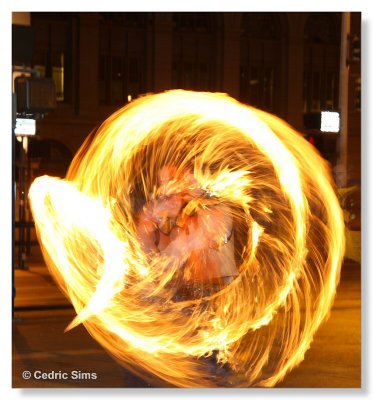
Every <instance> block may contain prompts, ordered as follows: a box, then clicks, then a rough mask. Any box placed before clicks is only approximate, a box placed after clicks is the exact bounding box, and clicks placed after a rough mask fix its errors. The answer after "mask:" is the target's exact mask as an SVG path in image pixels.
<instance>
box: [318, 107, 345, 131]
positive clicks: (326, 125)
mask: <svg viewBox="0 0 373 400" xmlns="http://www.w3.org/2000/svg"><path fill="white" fill-rule="evenodd" d="M340 125H341V124H340V115H339V112H336V111H321V126H320V130H321V132H335V133H338V132H339V131H340Z"/></svg>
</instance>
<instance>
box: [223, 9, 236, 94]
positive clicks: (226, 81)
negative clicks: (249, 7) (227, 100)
mask: <svg viewBox="0 0 373 400" xmlns="http://www.w3.org/2000/svg"><path fill="white" fill-rule="evenodd" d="M240 26H241V13H225V14H224V36H223V57H222V64H223V66H222V67H223V68H222V91H223V92H224V93H228V94H229V95H230V96H232V97H234V98H236V99H238V98H239V95H240Z"/></svg>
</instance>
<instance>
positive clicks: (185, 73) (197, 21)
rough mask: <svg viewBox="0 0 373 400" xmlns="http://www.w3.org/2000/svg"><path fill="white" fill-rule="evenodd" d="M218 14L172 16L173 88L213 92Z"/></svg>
mask: <svg viewBox="0 0 373 400" xmlns="http://www.w3.org/2000/svg"><path fill="white" fill-rule="evenodd" d="M220 18H221V16H220V14H219V13H209V12H181V13H173V46H172V86H173V87H174V88H179V89H189V90H198V91H215V90H218V87H217V76H218V73H219V71H218V69H219V67H218V60H219V54H220V52H219V47H220V40H219V38H220V35H219V34H218V33H219V32H218V29H219V26H218V25H219V22H220V21H219V20H220Z"/></svg>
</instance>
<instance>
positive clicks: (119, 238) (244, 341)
mask: <svg viewBox="0 0 373 400" xmlns="http://www.w3.org/2000/svg"><path fill="white" fill-rule="evenodd" d="M30 199H31V205H32V212H33V215H34V219H35V223H36V227H37V231H38V235H39V240H40V243H41V246H42V249H43V252H44V255H45V258H46V261H47V263H48V266H49V268H50V271H51V273H52V275H53V276H54V277H55V279H56V280H57V282H58V283H59V285H60V287H61V288H62V290H63V291H64V292H65V293H66V295H67V296H68V298H69V299H70V300H71V302H72V304H73V305H74V308H75V310H76V312H77V316H76V318H75V319H74V321H73V322H72V323H71V324H70V325H69V327H68V329H71V328H73V327H74V326H76V325H77V324H79V323H83V324H84V325H85V327H86V328H87V330H88V331H89V333H90V334H91V335H92V336H93V337H94V338H95V339H96V340H97V341H98V342H99V343H100V344H101V345H102V346H103V347H104V348H105V349H107V350H108V351H109V352H110V353H111V354H112V355H113V357H114V358H115V359H116V360H117V361H118V362H120V363H122V364H123V365H125V366H126V367H127V368H129V369H130V370H131V371H133V372H135V373H136V374H138V375H141V376H142V377H143V378H144V379H148V380H152V379H153V378H154V377H157V378H160V379H162V380H164V381H166V382H168V383H171V384H173V385H176V386H179V387H214V386H262V387H263V386H274V385H276V383H277V382H278V381H279V380H281V379H283V378H284V376H285V375H286V373H287V372H289V371H290V370H291V369H292V368H294V367H295V366H296V365H298V364H299V363H300V362H301V361H302V360H303V358H304V353H305V352H306V350H307V349H308V348H309V347H310V344H311V342H312V339H313V336H314V334H315V332H316V330H317V329H318V327H319V326H320V324H321V323H322V322H323V321H324V320H325V318H326V317H327V316H328V314H329V311H330V308H331V305H332V302H333V299H334V296H335V293H336V287H337V284H338V281H339V274H340V267H341V261H342V257H343V253H344V235H343V231H344V226H343V218H342V212H341V210H340V207H339V204H338V200H337V198H336V196H335V193H334V190H333V186H332V184H331V177H330V171H329V169H328V166H327V164H326V162H325V161H324V160H323V159H322V158H321V157H320V156H319V155H318V154H317V153H316V152H315V151H314V150H313V148H312V146H311V145H310V144H309V143H308V142H307V141H305V140H304V139H303V138H302V137H301V136H300V135H299V134H298V133H297V132H295V131H294V130H293V129H292V128H291V127H289V126H288V125H287V124H286V123H284V122H283V121H282V120H280V119H278V118H276V117H274V116H272V115H270V114H268V113H265V112H262V111H259V110H257V109H254V108H251V107H248V106H245V105H243V104H240V103H238V102H237V101H235V100H233V99H231V98H230V97H228V96H227V95H223V94H212V93H197V92H188V91H182V90H175V91H169V92H165V93H162V94H157V95H148V96H145V97H142V98H141V99H137V100H134V101H133V102H131V104H128V105H127V106H126V107H124V108H123V109H121V110H119V111H118V112H116V113H115V114H113V115H112V116H111V117H110V118H108V120H107V121H105V122H104V124H103V125H102V126H101V127H100V129H99V131H98V132H97V133H96V134H95V137H94V140H93V141H92V140H91V139H87V142H86V143H85V144H84V145H83V146H82V148H81V149H80V151H79V152H78V153H77V155H76V156H75V158H74V160H73V162H72V164H71V166H70V169H69V172H68V174H67V177H66V179H65V180H58V179H56V178H52V177H42V178H39V179H37V180H35V182H34V183H33V185H32V186H31V189H30ZM181 204H182V205H181ZM175 210H176V211H175ZM173 212H174V213H175V215H176V214H177V215H176V217H173V216H172V213H173ZM172 218H174V219H172ZM170 221H171V222H172V221H174V222H173V223H171V222H170ZM156 232H158V236H159V237H160V238H161V239H160V240H158V241H157V240H156V239H155V233H156ZM162 240H163V241H164V243H166V244H163V242H162ZM229 252H231V253H229ZM229 254H230V255H229ZM232 254H233V256H231V255H232ZM206 260H207V261H206ZM216 264H219V265H220V271H223V270H224V271H225V272H224V274H223V273H222V275H221V276H222V277H224V279H220V278H219V279H218V280H216V279H215V278H212V277H211V276H212V268H213V266H214V265H215V267H216ZM227 271H228V272H227ZM235 271H236V272H235ZM214 279H215V280H214ZM187 290H189V292H187ZM185 293H187V295H186V294H185ZM214 354H215V356H213V355H214ZM212 357H215V362H216V363H218V365H220V366H221V365H223V364H224V365H225V369H224V370H223V369H220V371H224V374H223V375H222V374H213V373H211V369H209V368H208V364H209V360H211V358H212ZM217 370H218V369H217Z"/></svg>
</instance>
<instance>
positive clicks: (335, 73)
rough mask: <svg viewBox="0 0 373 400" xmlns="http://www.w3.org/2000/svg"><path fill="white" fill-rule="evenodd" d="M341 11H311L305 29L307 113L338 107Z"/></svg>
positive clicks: (304, 85) (305, 97)
mask: <svg viewBox="0 0 373 400" xmlns="http://www.w3.org/2000/svg"><path fill="white" fill-rule="evenodd" d="M340 24H341V17H340V14H339V13H332V12H325V13H316V12H315V13H310V15H309V17H308V19H307V21H306V25H305V30H304V83H303V112H304V113H315V112H316V113H317V112H320V111H321V110H333V109H337V108H338V89H339V88H338V79H339V62H340V60H339V50H340Z"/></svg>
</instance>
